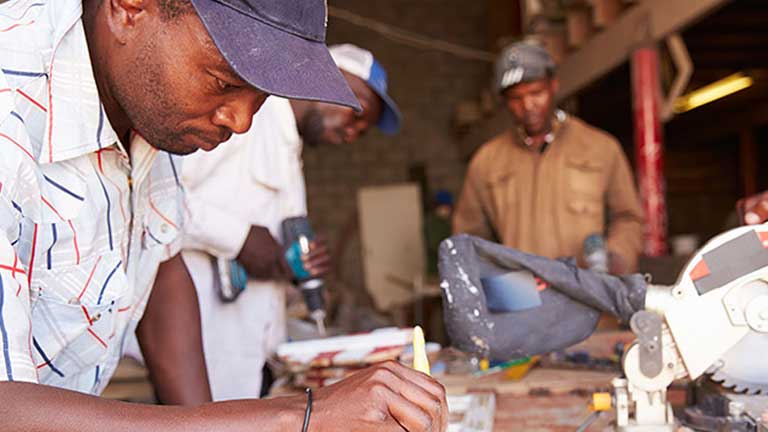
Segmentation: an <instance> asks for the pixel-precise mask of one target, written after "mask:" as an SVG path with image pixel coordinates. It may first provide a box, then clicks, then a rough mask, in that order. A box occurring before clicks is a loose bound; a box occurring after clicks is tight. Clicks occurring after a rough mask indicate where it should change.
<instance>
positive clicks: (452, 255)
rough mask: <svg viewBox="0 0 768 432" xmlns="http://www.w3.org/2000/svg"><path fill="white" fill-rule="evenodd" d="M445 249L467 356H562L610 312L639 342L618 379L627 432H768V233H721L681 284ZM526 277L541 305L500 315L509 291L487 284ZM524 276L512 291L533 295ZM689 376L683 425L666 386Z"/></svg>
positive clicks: (447, 294)
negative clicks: (689, 431) (683, 429)
mask: <svg viewBox="0 0 768 432" xmlns="http://www.w3.org/2000/svg"><path fill="white" fill-rule="evenodd" d="M441 247H442V249H441V257H440V259H441V262H440V268H441V276H442V279H443V280H442V285H441V287H442V288H443V297H444V310H445V315H446V324H447V327H448V330H449V334H450V335H451V339H452V341H453V342H454V344H455V345H457V346H458V347H459V348H462V349H464V350H467V351H473V352H475V353H478V354H480V355H484V356H489V357H492V358H493V357H500V358H514V357H517V356H523V355H532V354H540V353H544V352H548V351H552V350H556V349H562V348H565V347H567V346H569V345H571V344H573V343H576V342H578V341H580V340H581V339H584V338H586V337H587V336H588V335H589V334H591V332H592V331H593V330H594V327H595V324H596V322H597V317H598V316H599V314H600V313H601V312H609V313H612V314H614V315H616V316H618V317H619V318H620V319H622V320H623V321H625V322H626V321H628V322H629V324H630V327H631V328H632V330H633V332H634V333H635V334H636V335H637V339H636V341H635V342H634V343H632V344H631V345H630V346H629V347H628V348H627V349H626V351H625V353H624V357H623V359H622V366H623V371H624V376H623V377H622V378H616V379H615V380H614V381H613V383H612V386H613V395H612V397H611V398H609V400H612V402H613V403H612V409H613V410H615V413H616V429H617V430H619V431H630V432H646V431H647V432H662V431H664V432H666V431H674V430H676V429H675V428H676V425H678V424H681V423H682V424H685V425H686V426H688V427H691V428H694V429H696V430H702V431H750V432H752V431H768V415H767V414H768V225H759V226H749V227H741V228H736V229H734V230H731V231H728V232H725V233H723V234H721V235H719V236H717V237H715V238H714V239H712V240H711V241H709V242H708V243H707V244H706V245H705V246H704V247H703V248H702V249H701V250H699V251H698V252H697V253H696V254H695V255H694V256H693V258H692V259H691V260H690V261H689V263H688V264H687V266H686V268H685V270H684V271H683V272H682V273H681V275H680V277H679V279H678V281H677V283H676V284H675V285H673V286H658V285H651V284H647V283H643V281H642V278H641V277H640V276H639V275H634V276H629V277H624V278H615V277H613V276H609V275H605V274H596V273H595V272H592V271H590V270H584V269H580V268H577V267H576V264H575V263H574V262H573V261H568V260H548V259H546V258H542V257H537V256H533V255H529V254H525V253H522V252H520V251H516V250H514V249H509V248H505V247H503V246H501V245H497V244H494V243H491V242H486V241H484V240H482V239H478V238H474V237H471V236H465V235H462V236H456V237H453V238H451V239H449V240H446V242H445V243H444V244H443V245H442V246H441ZM521 271H522V272H530V273H531V275H532V276H533V279H534V280H535V281H536V286H537V287H538V288H536V291H537V292H538V293H539V301H538V303H536V302H535V301H534V302H533V303H531V301H530V298H527V300H526V301H527V302H528V303H527V304H526V305H525V307H524V308H521V309H515V308H514V305H512V307H510V309H507V310H501V311H499V310H494V311H491V310H490V309H489V308H488V304H489V303H491V304H498V303H499V301H498V299H495V298H494V297H498V295H499V289H498V287H495V288H493V290H488V289H487V288H486V286H494V284H495V285H499V283H497V282H498V281H508V280H512V279H511V278H510V277H509V276H508V275H509V274H510V273H514V274H515V275H517V273H519V272H521ZM515 278H516V279H515V280H516V282H515V283H513V284H508V286H507V287H506V289H507V291H509V292H512V291H516V292H520V291H526V290H529V287H526V286H525V284H524V283H523V284H521V283H520V282H519V281H520V278H519V277H517V276H515ZM489 280H490V281H491V282H493V283H488V281H489ZM542 282H543V283H545V284H546V285H547V286H546V287H545V289H542V288H541V283H542ZM478 287H480V288H481V289H478ZM505 292H506V291H505ZM516 296H517V294H516ZM517 297H519V296H517ZM638 299H642V300H638ZM502 303H503V302H502ZM531 304H533V306H531ZM553 316H554V318H553ZM685 377H688V378H690V379H691V380H694V383H695V384H694V385H693V386H692V389H693V390H692V392H691V394H692V396H691V397H690V400H689V402H690V406H689V407H688V408H687V409H685V410H684V411H683V412H681V413H678V418H677V419H676V418H675V415H674V413H673V410H672V407H671V404H670V403H669V402H668V401H667V388H668V387H669V386H670V384H671V383H672V382H673V381H674V380H676V379H680V378H685ZM705 377H709V379H710V380H711V381H714V382H715V383H717V384H713V383H711V382H709V381H708V380H706V378H705Z"/></svg>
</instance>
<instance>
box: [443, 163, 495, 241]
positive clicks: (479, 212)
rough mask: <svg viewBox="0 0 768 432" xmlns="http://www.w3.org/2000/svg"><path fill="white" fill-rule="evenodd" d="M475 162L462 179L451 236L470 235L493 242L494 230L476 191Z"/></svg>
mask: <svg viewBox="0 0 768 432" xmlns="http://www.w3.org/2000/svg"><path fill="white" fill-rule="evenodd" d="M475 165H476V161H474V160H473V161H472V163H470V166H469V169H467V175H466V178H465V179H464V187H463V188H462V191H461V196H460V197H459V201H458V203H457V204H456V208H455V209H454V212H453V221H452V231H453V234H461V233H465V234H471V235H475V236H478V237H482V238H484V239H486V240H495V238H494V237H495V236H494V228H493V227H491V222H490V220H489V219H488V217H487V215H486V211H487V210H486V209H484V208H483V199H482V197H481V196H480V193H479V191H478V189H477V184H476V182H477V181H478V179H477V178H476V177H477V173H476V170H477V168H476V167H475Z"/></svg>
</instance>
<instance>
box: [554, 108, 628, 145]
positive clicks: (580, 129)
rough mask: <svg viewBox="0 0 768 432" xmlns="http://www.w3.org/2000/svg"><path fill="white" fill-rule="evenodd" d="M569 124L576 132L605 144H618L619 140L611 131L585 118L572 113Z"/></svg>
mask: <svg viewBox="0 0 768 432" xmlns="http://www.w3.org/2000/svg"><path fill="white" fill-rule="evenodd" d="M567 124H568V127H569V128H572V129H573V131H574V132H575V133H577V134H578V135H579V136H581V137H585V138H587V139H589V140H593V141H597V142H599V143H604V144H618V143H619V140H618V139H616V137H614V136H613V135H611V134H610V133H608V132H606V131H604V130H602V129H600V128H598V127H596V126H593V125H591V124H589V123H587V122H585V121H584V120H582V119H580V118H578V117H576V116H573V115H570V116H568V120H567Z"/></svg>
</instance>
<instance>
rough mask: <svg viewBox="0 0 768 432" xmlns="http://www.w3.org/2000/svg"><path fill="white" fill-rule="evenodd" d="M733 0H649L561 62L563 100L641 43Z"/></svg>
mask: <svg viewBox="0 0 768 432" xmlns="http://www.w3.org/2000/svg"><path fill="white" fill-rule="evenodd" d="M729 1H730V0H676V1H669V0H645V1H642V2H639V3H638V4H637V5H636V6H634V7H632V8H631V9H628V10H627V11H626V12H625V13H624V14H623V15H622V16H621V17H619V19H618V20H617V21H616V22H615V23H614V24H613V25H611V26H609V27H608V28H606V29H605V30H604V31H602V32H601V33H599V34H597V35H595V36H594V37H593V38H592V39H590V40H589V41H588V42H587V43H586V44H585V45H584V46H582V47H581V48H580V49H579V50H578V51H576V52H574V53H573V54H572V55H570V56H569V57H567V58H566V59H565V61H564V62H563V64H561V65H560V68H559V71H558V76H559V78H560V93H559V95H558V96H559V98H560V99H567V98H569V97H571V96H573V95H574V94H576V93H578V92H579V91H581V90H582V89H583V88H584V87H586V86H587V85H589V84H590V83H591V82H593V81H595V80H597V79H598V78H600V77H602V76H603V75H605V74H607V73H608V72H610V71H611V70H613V69H614V68H616V67H617V66H619V65H620V64H621V63H623V62H624V61H626V60H627V58H628V57H629V54H630V53H631V52H632V50H633V49H634V48H635V47H637V46H638V45H639V44H641V43H650V42H656V41H659V40H662V39H664V38H665V37H667V36H668V35H669V34H671V33H673V32H676V31H678V30H680V29H682V28H684V27H686V26H687V25H689V24H691V23H693V22H694V21H696V20H697V19H700V18H701V17H703V16H706V15H707V14H709V13H711V12H712V11H713V10H715V9H716V8H717V7H721V6H723V5H724V4H726V3H728V2H729Z"/></svg>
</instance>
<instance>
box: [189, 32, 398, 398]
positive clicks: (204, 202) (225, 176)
mask: <svg viewBox="0 0 768 432" xmlns="http://www.w3.org/2000/svg"><path fill="white" fill-rule="evenodd" d="M329 50H330V52H331V56H332V57H333V59H334V61H335V62H336V64H337V65H338V67H339V68H340V69H341V73H342V75H343V76H344V78H345V79H346V80H347V83H348V84H349V86H350V88H351V89H352V92H353V93H354V94H355V96H356V97H357V100H358V101H359V103H360V106H361V107H362V111H360V112H355V111H354V110H352V109H351V108H349V107H346V106H340V105H335V104H328V103H323V102H317V101H306V100H288V99H284V98H278V97H272V98H270V99H269V100H267V102H265V103H264V106H262V108H261V110H260V111H259V113H258V114H257V115H256V116H255V117H254V119H253V127H252V128H251V130H250V131H248V132H246V133H245V134H242V135H236V136H233V137H232V138H231V139H230V140H229V141H228V142H226V143H224V144H223V145H221V146H220V147H219V148H217V149H216V150H214V151H211V152H207V153H201V152H198V153H196V154H193V155H190V156H189V157H188V158H185V160H184V168H183V169H182V176H181V179H182V184H183V185H184V186H185V190H186V192H187V193H188V194H189V196H190V199H189V209H190V213H191V217H190V218H189V223H188V224H187V226H186V227H185V230H184V240H183V245H182V250H183V257H184V261H185V263H186V264H187V267H188V268H189V269H190V274H191V276H192V279H193V280H194V282H195V287H196V288H197V293H198V298H199V302H200V313H201V324H202V331H203V346H204V351H205V361H206V366H207V369H208V378H209V381H210V383H211V393H212V396H213V399H214V400H226V399H242V398H248V397H259V395H260V393H261V389H262V367H263V365H264V364H265V361H266V359H267V358H269V357H270V356H271V355H272V354H273V353H274V351H275V348H276V347H277V344H279V343H280V342H283V341H284V340H285V333H286V317H285V294H286V291H287V290H290V289H292V288H291V286H290V283H289V281H290V280H291V279H292V276H293V275H292V274H291V271H290V269H289V267H288V265H287V264H286V263H285V259H284V253H283V250H284V248H283V246H282V245H281V244H280V242H279V241H278V240H276V239H280V238H282V234H281V232H280V228H281V222H282V221H283V220H285V219H287V218H291V217H296V216H306V214H307V203H306V201H307V198H306V193H305V187H304V173H303V170H302V160H301V152H302V144H303V143H306V144H308V145H310V146H318V145H320V146H330V145H345V144H351V143H352V142H354V141H356V140H357V139H358V138H359V137H360V136H361V135H363V134H364V133H365V132H366V131H367V130H368V129H369V128H370V127H371V126H374V125H375V126H377V127H378V128H379V129H380V130H381V131H382V132H384V133H387V134H394V133H396V132H397V131H398V129H399V127H400V114H399V112H398V109H397V106H396V105H395V104H394V102H393V101H392V100H391V99H390V98H389V96H388V95H387V78H386V73H385V71H384V69H383V67H382V66H381V64H380V63H379V62H378V61H376V59H375V58H374V57H373V54H371V52H369V51H367V50H364V49H362V48H359V47H357V46H354V45H351V44H345V45H336V46H332V47H330V49H329ZM313 243H314V242H313ZM211 257H216V258H223V259H227V260H230V259H236V260H237V261H238V262H239V263H240V264H241V265H242V266H243V267H244V268H245V269H246V271H247V273H248V275H249V280H248V283H247V287H246V289H245V290H244V291H243V292H242V293H241V294H240V295H239V296H238V297H237V299H236V300H235V301H234V302H223V301H222V300H221V299H220V298H219V295H218V292H217V291H218V290H217V284H219V283H226V282H228V281H225V282H220V281H219V277H221V275H219V276H218V277H217V271H218V269H217V267H216V266H217V261H216V260H212V259H211ZM329 267H330V259H329V254H328V250H327V248H326V247H325V245H324V244H323V243H320V242H318V243H315V244H312V245H311V249H310V253H309V254H307V255H306V256H305V268H307V270H309V272H310V274H311V275H312V276H313V277H322V276H324V275H325V274H326V273H327V272H328V270H329Z"/></svg>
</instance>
